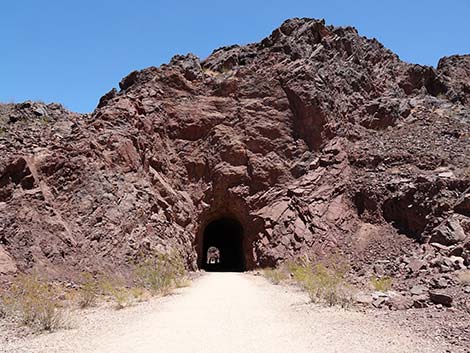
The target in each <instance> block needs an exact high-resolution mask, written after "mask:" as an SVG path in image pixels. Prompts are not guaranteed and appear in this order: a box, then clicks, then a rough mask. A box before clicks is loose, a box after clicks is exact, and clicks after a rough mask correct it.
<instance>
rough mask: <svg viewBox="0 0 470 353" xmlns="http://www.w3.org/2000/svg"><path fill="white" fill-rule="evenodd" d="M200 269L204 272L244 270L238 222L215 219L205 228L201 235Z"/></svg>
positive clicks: (240, 226)
mask: <svg viewBox="0 0 470 353" xmlns="http://www.w3.org/2000/svg"><path fill="white" fill-rule="evenodd" d="M214 248H215V249H217V251H216V250H214ZM202 268H203V269H204V270H206V271H237V272H242V271H245V270H246V262H245V256H244V254H243V227H242V225H241V224H240V222H238V221H237V220H236V219H233V218H227V217H226V218H219V219H216V220H215V221H212V222H210V223H209V224H208V225H207V226H206V228H205V229H204V234H203V248H202Z"/></svg>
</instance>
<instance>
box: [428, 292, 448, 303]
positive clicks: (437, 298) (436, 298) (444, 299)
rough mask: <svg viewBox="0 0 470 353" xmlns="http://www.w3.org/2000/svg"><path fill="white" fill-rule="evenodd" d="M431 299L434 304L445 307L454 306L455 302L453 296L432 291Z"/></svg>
mask: <svg viewBox="0 0 470 353" xmlns="http://www.w3.org/2000/svg"><path fill="white" fill-rule="evenodd" d="M429 299H431V301H432V302H433V303H434V304H441V305H444V306H452V301H453V298H452V296H451V295H449V294H447V293H445V292H442V291H430V292H429Z"/></svg>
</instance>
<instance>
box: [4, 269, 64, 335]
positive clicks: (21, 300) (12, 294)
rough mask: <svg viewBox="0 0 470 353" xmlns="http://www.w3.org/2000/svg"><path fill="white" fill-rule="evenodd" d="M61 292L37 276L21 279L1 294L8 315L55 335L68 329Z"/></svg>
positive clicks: (25, 276) (26, 276)
mask: <svg viewBox="0 0 470 353" xmlns="http://www.w3.org/2000/svg"><path fill="white" fill-rule="evenodd" d="M58 297H59V293H58V290H57V288H55V287H53V286H52V285H50V284H48V283H46V282H44V281H42V280H41V279H40V278H39V277H38V276H37V275H26V274H25V275H20V276H18V277H17V278H16V279H15V281H14V282H13V283H12V285H11V287H10V288H9V289H8V290H6V291H4V292H3V293H2V294H1V297H0V301H1V303H2V305H1V306H2V307H3V312H4V313H5V315H9V316H11V317H12V318H13V319H15V320H18V321H19V322H20V323H21V324H23V325H27V326H29V327H31V328H33V329H37V330H40V331H53V330H56V329H58V328H61V327H64V326H65V325H66V319H65V313H64V311H63V309H62V308H61V307H60V305H59V304H60V303H59V299H58Z"/></svg>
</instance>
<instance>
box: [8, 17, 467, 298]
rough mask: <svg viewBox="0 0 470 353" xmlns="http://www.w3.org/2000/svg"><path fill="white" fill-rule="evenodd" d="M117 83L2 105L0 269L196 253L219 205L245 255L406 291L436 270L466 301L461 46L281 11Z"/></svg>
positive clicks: (437, 282) (108, 264) (84, 265)
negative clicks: (450, 52)
mask: <svg viewBox="0 0 470 353" xmlns="http://www.w3.org/2000/svg"><path fill="white" fill-rule="evenodd" d="M119 87H120V90H119V91H118V90H116V89H113V90H111V91H110V92H108V93H107V94H106V95H104V96H103V97H102V98H101V99H100V102H99V104H98V107H97V109H96V110H95V111H94V112H93V113H91V114H85V115H79V114H74V113H70V112H67V111H66V110H64V109H63V108H62V107H61V106H60V105H57V104H49V105H46V104H42V103H35V102H26V103H22V104H6V105H1V106H0V147H1V150H2V153H1V155H0V211H1V212H0V273H1V274H4V275H11V274H14V273H15V272H17V271H26V270H29V269H35V270H39V271H44V272H46V273H48V274H50V275H51V276H54V277H56V278H61V279H70V277H71V276H72V275H71V273H72V272H76V270H88V271H101V270H106V269H108V270H111V269H113V270H115V269H121V270H122V271H124V272H125V271H126V268H128V265H129V264H131V263H133V261H135V260H136V258H138V257H139V256H141V254H143V253H146V252H152V251H155V250H163V251H164V250H167V249H170V248H177V249H179V251H180V252H181V253H182V254H183V256H184V257H185V259H186V260H187V263H188V267H190V268H192V269H196V268H198V267H201V259H202V246H203V245H202V237H203V232H204V228H205V226H206V225H207V224H208V223H210V222H211V221H212V220H214V219H217V218H220V217H224V216H230V217H233V218H235V219H237V220H238V221H239V222H240V223H241V224H242V226H243V228H244V231H245V234H244V242H243V249H244V254H245V258H246V265H247V268H248V269H254V268H257V267H265V266H273V265H275V264H277V263H279V262H282V261H284V260H286V259H290V258H295V257H298V256H303V255H305V254H309V255H315V256H317V257H322V256H330V255H331V254H336V255H339V256H341V257H342V258H343V259H344V260H345V261H347V262H348V263H351V264H352V269H353V272H354V274H355V278H356V280H357V281H358V283H361V282H362V283H365V282H367V281H368V279H369V278H370V276H371V275H374V276H385V275H390V276H393V277H394V278H396V283H397V284H396V287H397V288H396V289H397V290H399V291H400V290H401V291H402V292H403V293H406V296H407V297H408V295H411V296H413V295H412V294H408V293H409V291H410V290H411V289H412V288H413V287H415V286H418V285H424V286H425V287H426V290H425V291H424V292H425V293H423V294H426V297H425V298H422V300H421V301H420V300H415V301H412V302H411V303H414V302H416V303H419V302H422V303H424V304H423V305H429V304H430V303H431V302H432V301H433V299H432V298H437V296H436V295H434V294H430V295H429V294H427V293H428V291H429V289H431V290H432V289H433V287H436V288H437V289H439V290H441V291H447V292H452V293H450V294H449V295H452V297H453V298H455V301H454V304H455V303H457V302H458V303H460V304H459V305H464V303H465V300H467V301H468V295H467V296H466V295H465V293H464V287H463V286H460V287H459V286H458V283H459V282H458V280H457V279H456V278H457V277H456V276H455V275H456V274H457V273H462V272H465V271H469V268H470V267H469V266H470V237H469V234H470V158H469V156H470V143H469V138H470V56H468V55H464V56H453V57H448V58H443V59H441V60H440V62H439V65H438V67H437V69H434V68H432V67H426V66H421V65H414V64H408V63H405V62H402V61H401V60H400V59H399V58H398V56H396V55H395V54H393V53H392V52H391V51H389V50H388V49H386V48H384V47H383V45H381V44H380V43H379V42H378V41H376V40H374V39H372V40H371V39H367V38H365V37H361V36H359V34H358V33H357V31H356V30H355V29H354V28H352V27H333V26H328V25H326V24H325V23H324V21H319V20H313V19H291V20H287V21H286V22H284V23H283V24H282V25H281V26H280V27H279V28H278V29H276V30H274V31H273V33H272V34H271V35H270V36H269V37H267V38H265V39H263V40H262V41H261V42H259V43H254V44H249V45H245V46H238V45H235V46H231V47H224V48H220V49H217V50H215V51H214V52H213V53H212V54H211V55H210V56H209V57H208V58H207V59H205V60H203V61H201V60H199V58H197V57H195V56H194V55H191V54H188V55H185V56H181V55H177V56H175V57H174V58H173V59H172V60H171V61H170V63H169V64H166V65H162V66H161V67H159V68H156V67H150V68H147V69H144V70H142V71H135V72H132V73H131V74H129V75H128V76H127V77H125V78H124V79H123V80H122V81H121V82H120V84H119ZM444 281H445V282H446V283H447V284H446V285H444ZM444 294H445V293H444ZM417 295H419V294H417ZM466 298H467V299H466ZM441 299H442V298H441ZM385 301H386V300H384V301H382V303H384V302H385ZM387 301H388V299H387ZM407 305H408V304H407ZM413 305H420V304H413Z"/></svg>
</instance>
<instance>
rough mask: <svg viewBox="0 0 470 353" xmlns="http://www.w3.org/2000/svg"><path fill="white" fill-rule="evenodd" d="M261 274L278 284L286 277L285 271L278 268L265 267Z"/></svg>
mask: <svg viewBox="0 0 470 353" xmlns="http://www.w3.org/2000/svg"><path fill="white" fill-rule="evenodd" d="M263 275H264V277H266V278H267V279H268V280H269V281H270V282H271V283H273V284H279V283H281V282H282V281H284V280H286V279H287V278H288V276H287V273H286V272H284V271H283V270H282V269H280V268H266V269H264V270H263Z"/></svg>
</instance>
